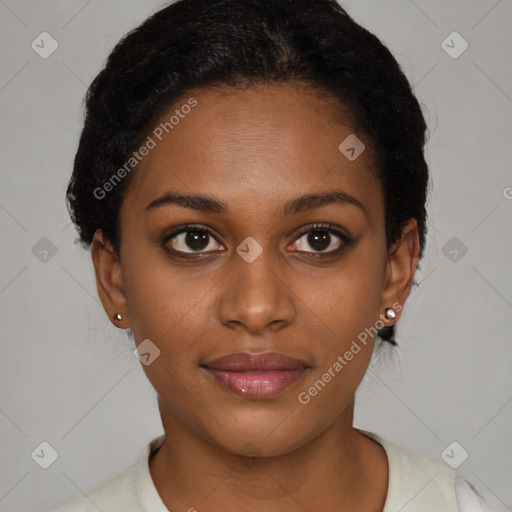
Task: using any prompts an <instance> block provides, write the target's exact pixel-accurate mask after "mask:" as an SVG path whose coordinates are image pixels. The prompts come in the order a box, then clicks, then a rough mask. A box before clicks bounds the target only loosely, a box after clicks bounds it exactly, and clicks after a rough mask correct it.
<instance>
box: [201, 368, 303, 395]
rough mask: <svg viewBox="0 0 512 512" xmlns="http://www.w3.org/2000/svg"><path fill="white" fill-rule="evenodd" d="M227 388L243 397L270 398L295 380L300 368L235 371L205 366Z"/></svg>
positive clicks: (297, 377)
mask: <svg viewBox="0 0 512 512" xmlns="http://www.w3.org/2000/svg"><path fill="white" fill-rule="evenodd" d="M205 369H206V370H207V371H208V372H209V373H211V374H212V375H213V376H214V377H215V378H216V379H217V380H219V381H220V382H221V383H222V384H223V385H224V386H226V387H227V388H228V389H229V390H231V391H233V392H234V393H236V394H237V395H239V396H242V397H245V398H270V397H272V396H275V395H277V394H278V393H280V392H281V391H283V390H284V389H286V388H288V387H289V386H291V385H292V384H294V383H295V382H297V381H298V380H299V379H300V378H301V377H302V374H303V373H304V371H305V369H301V370H268V371H247V372H235V371H226V370H218V369H216V368H205Z"/></svg>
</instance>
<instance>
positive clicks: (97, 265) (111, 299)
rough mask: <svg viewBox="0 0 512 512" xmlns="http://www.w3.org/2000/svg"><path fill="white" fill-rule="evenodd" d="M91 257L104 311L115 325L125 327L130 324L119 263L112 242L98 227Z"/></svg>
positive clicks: (92, 244) (93, 240)
mask: <svg viewBox="0 0 512 512" xmlns="http://www.w3.org/2000/svg"><path fill="white" fill-rule="evenodd" d="M91 258H92V261H93V265H94V272H95V275H96V287H97V289H98V295H99V297H100V300H101V303H102V305H103V309H104V310H105V313H106V314H107V316H108V318H109V320H110V321H111V322H112V323H113V324H114V325H115V326H116V327H119V328H123V329H127V328H128V327H130V325H129V319H128V311H127V307H126V295H125V290H124V281H123V275H122V271H121V264H120V261H119V257H118V255H117V254H116V252H115V250H114V248H113V247H112V244H111V243H110V242H109V240H108V239H107V238H106V237H105V236H104V234H103V232H102V231H101V230H100V229H98V230H96V232H95V233H94V236H93V239H92V243H91Z"/></svg>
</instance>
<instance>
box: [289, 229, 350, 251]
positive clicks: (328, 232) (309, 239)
mask: <svg viewBox="0 0 512 512" xmlns="http://www.w3.org/2000/svg"><path fill="white" fill-rule="evenodd" d="M333 235H334V236H335V237H337V238H338V240H337V241H336V240H334V241H333V240H332V238H333ZM346 242H347V240H346V236H345V235H344V234H343V233H341V232H340V231H338V230H336V229H333V228H331V227H323V226H315V227H313V228H310V229H308V230H307V231H306V232H304V233H303V234H302V235H301V237H300V238H298V239H297V240H296V241H295V242H294V243H293V245H292V247H293V248H294V249H297V250H299V251H301V252H312V253H325V252H335V251H337V250H338V249H340V247H341V246H343V245H344V244H345V243H346ZM307 245H309V246H310V247H312V248H313V249H314V250H313V251H307V250H305V248H306V247H307ZM333 245H334V247H333ZM326 249H329V250H326Z"/></svg>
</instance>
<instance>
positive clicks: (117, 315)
mask: <svg viewBox="0 0 512 512" xmlns="http://www.w3.org/2000/svg"><path fill="white" fill-rule="evenodd" d="M122 319H123V315H121V313H117V314H116V315H114V320H118V321H119V322H120V321H121V320H122Z"/></svg>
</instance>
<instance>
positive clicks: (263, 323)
mask: <svg viewBox="0 0 512 512" xmlns="http://www.w3.org/2000/svg"><path fill="white" fill-rule="evenodd" d="M230 264H231V262H230ZM287 271H288V272H287ZM290 271H291V269H290V268H289V267H288V269H286V265H285V262H283V261H280V259H279V257H278V256H277V255H275V254H273V252H272V251H271V250H270V249H266V248H263V251H262V253H261V254H260V255H259V256H258V258H256V259H255V260H254V261H252V262H251V263H248V262H247V261H246V260H244V259H243V258H242V257H241V256H239V254H238V253H234V254H233V262H232V267H231V270H230V271H229V272H228V274H227V275H226V276H225V278H224V279H223V280H222V290H221V293H220V299H219V319H220V321H221V322H222V323H223V324H224V325H226V326H228V327H230V328H233V329H237V328H238V329H245V330H246V331H247V332H249V333H251V334H255V335H261V334H264V333H265V332H266V331H272V332H273V331H276V330H278V329H281V328H283V327H285V326H287V325H290V324H291V323H292V322H293V321H294V318H295V315H296V308H295V305H294V301H293V297H295V294H294V293H293V291H292V289H291V281H290V273H289V272H290ZM285 274H287V275H285ZM287 278H288V279H287Z"/></svg>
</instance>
